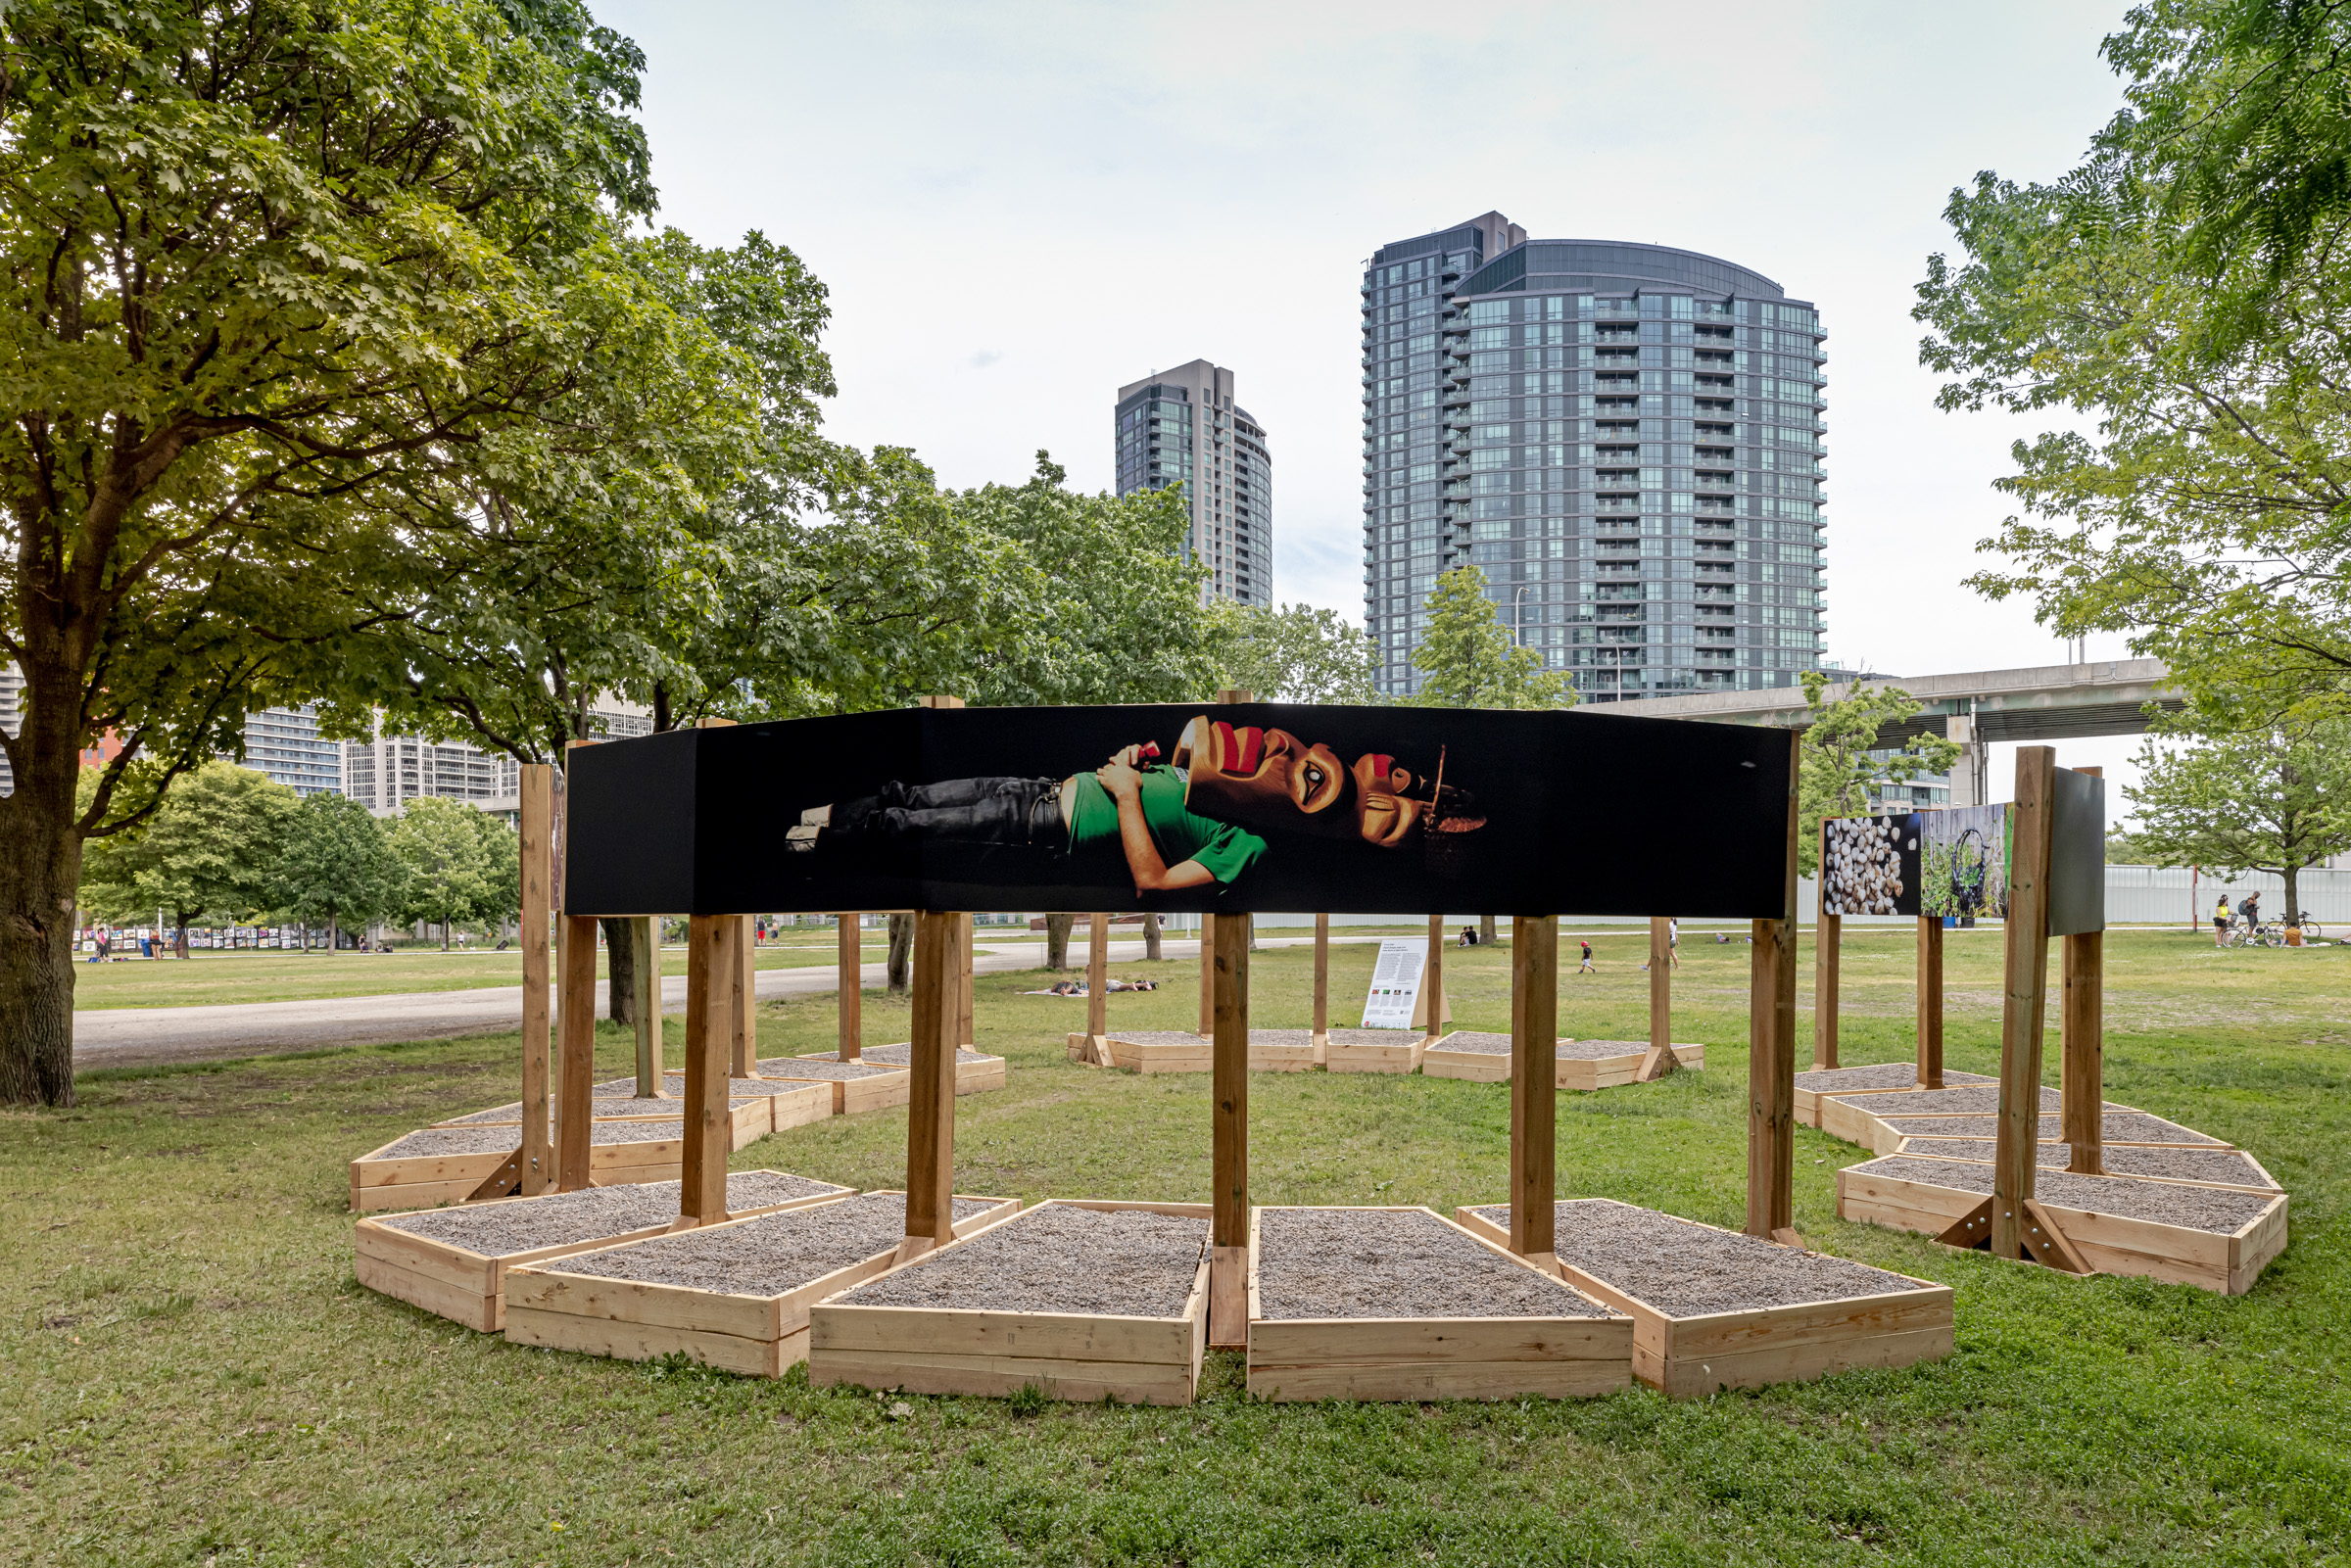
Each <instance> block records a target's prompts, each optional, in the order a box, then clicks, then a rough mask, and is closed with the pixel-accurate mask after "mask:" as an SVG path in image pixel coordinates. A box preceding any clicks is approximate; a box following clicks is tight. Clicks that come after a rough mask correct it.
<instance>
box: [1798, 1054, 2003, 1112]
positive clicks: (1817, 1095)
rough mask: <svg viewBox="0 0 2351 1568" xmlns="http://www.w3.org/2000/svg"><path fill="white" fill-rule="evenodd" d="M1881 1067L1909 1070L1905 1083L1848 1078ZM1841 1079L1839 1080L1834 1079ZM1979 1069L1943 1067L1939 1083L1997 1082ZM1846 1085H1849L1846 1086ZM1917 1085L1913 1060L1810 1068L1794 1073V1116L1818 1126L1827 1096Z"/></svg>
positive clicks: (1888, 1091) (1884, 1091) (1901, 1090)
mask: <svg viewBox="0 0 2351 1568" xmlns="http://www.w3.org/2000/svg"><path fill="white" fill-rule="evenodd" d="M1882 1068H1906V1069H1909V1072H1910V1081H1909V1082H1907V1083H1901V1084H1895V1085H1890V1086H1884V1087H1878V1088H1872V1087H1870V1086H1869V1085H1867V1084H1866V1083H1863V1084H1854V1083H1853V1082H1852V1080H1853V1079H1854V1078H1855V1077H1858V1076H1861V1075H1863V1074H1875V1073H1877V1072H1878V1071H1879V1069H1882ZM1839 1079H1844V1080H1845V1082H1843V1083H1840V1082H1839V1081H1838V1080H1839ZM1999 1081H2000V1080H1999V1079H1997V1078H1988V1077H1986V1076H1985V1075H1984V1074H1983V1073H1981V1072H1954V1071H1952V1070H1950V1069H1947V1068H1946V1069H1943V1087H1944V1088H1947V1089H1963V1088H1968V1087H1971V1086H1974V1085H1977V1084H1985V1083H1998V1082H1999ZM1848 1085H1849V1086H1848ZM1917 1087H1918V1064H1917V1063H1915V1062H1881V1063H1861V1064H1856V1065H1855V1066H1853V1067H1849V1068H1810V1069H1805V1070H1804V1071H1801V1072H1799V1073H1798V1074H1797V1075H1796V1119H1797V1120H1798V1121H1799V1122H1801V1123H1803V1124H1804V1125H1805V1126H1807V1127H1817V1126H1819V1125H1820V1102H1821V1101H1822V1100H1824V1099H1826V1098H1827V1097H1828V1096H1830V1095H1841V1096H1847V1097H1850V1096H1853V1095H1863V1094H1908V1093H1910V1092H1912V1091H1913V1090H1915V1089H1916V1088H1917Z"/></svg>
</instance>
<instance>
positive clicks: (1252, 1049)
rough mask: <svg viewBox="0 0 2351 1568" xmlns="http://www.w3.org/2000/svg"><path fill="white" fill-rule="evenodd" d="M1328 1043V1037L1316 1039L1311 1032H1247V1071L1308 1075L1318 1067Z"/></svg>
mask: <svg viewBox="0 0 2351 1568" xmlns="http://www.w3.org/2000/svg"><path fill="white" fill-rule="evenodd" d="M1328 1042H1329V1036H1328V1035H1324V1036H1323V1038H1322V1039H1320V1040H1318V1039H1316V1038H1315V1032H1314V1030H1312V1029H1251V1030H1250V1031H1249V1070H1250V1071H1252V1072H1312V1071H1313V1070H1314V1069H1317V1068H1319V1067H1320V1066H1322V1057H1323V1053H1324V1052H1325V1050H1326V1049H1327V1048H1328Z"/></svg>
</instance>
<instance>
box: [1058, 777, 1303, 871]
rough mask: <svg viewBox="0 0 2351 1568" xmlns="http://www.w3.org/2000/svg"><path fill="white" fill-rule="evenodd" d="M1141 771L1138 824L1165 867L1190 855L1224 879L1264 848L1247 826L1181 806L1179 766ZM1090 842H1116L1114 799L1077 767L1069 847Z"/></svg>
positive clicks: (1244, 868)
mask: <svg viewBox="0 0 2351 1568" xmlns="http://www.w3.org/2000/svg"><path fill="white" fill-rule="evenodd" d="M1142 772H1143V786H1142V789H1141V791H1140V794H1141V797H1142V806H1143V826H1144V827H1146V828H1148V829H1150V830H1151V841H1152V842H1153V843H1155V844H1157V845H1158V846H1159V858H1160V859H1162V860H1164V861H1166V862H1167V863H1168V865H1169V867H1170V868H1171V869H1173V868H1175V867H1176V866H1180V865H1182V864H1183V863H1184V862H1185V861H1187V860H1196V861H1198V862H1199V863H1200V864H1201V866H1202V867H1203V868H1205V869H1206V870H1207V872H1208V874H1209V875H1210V876H1211V877H1214V878H1215V879H1217V880H1218V881H1220V882H1229V881H1231V880H1232V879H1234V878H1235V877H1238V876H1239V875H1240V874H1241V873H1243V872H1245V871H1247V870H1248V869H1249V868H1250V867H1251V866H1254V865H1256V864H1257V861H1258V857H1259V856H1261V855H1263V854H1264V853H1265V852H1266V841H1265V840H1264V839H1263V838H1260V837H1258V836H1257V834H1255V833H1253V832H1249V831H1248V830H1246V829H1243V828H1235V827H1233V826H1232V825H1231V824H1230V823H1225V822H1219V821H1217V820H1216V819H1215V818H1213V817H1203V816H1201V815H1200V814H1199V813H1197V812H1193V811H1187V810H1186V809H1184V804H1183V793H1184V786H1185V784H1187V783H1188V782H1189V781H1188V778H1187V776H1186V775H1185V773H1184V772H1183V770H1182V769H1180V768H1167V767H1152V768H1145V769H1144V770H1143V771H1142ZM1096 845H1100V846H1103V847H1107V848H1110V849H1116V848H1118V846H1119V804H1118V802H1117V801H1115V800H1113V799H1111V798H1110V791H1109V790H1107V789H1105V788H1103V787H1102V781H1101V780H1099V779H1097V778H1095V777H1094V776H1093V775H1092V774H1090V773H1081V774H1080V775H1078V788H1077V790H1076V791H1075V794H1074V798H1073V799H1072V801H1071V803H1070V848H1071V849H1072V850H1073V851H1076V850H1080V849H1086V848H1090V847H1093V846H1096Z"/></svg>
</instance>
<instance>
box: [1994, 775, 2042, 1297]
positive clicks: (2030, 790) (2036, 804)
mask: <svg viewBox="0 0 2351 1568" xmlns="http://www.w3.org/2000/svg"><path fill="white" fill-rule="evenodd" d="M2056 782H2057V753H2056V751H2055V750H2054V749H2053V748H2052V747H2049V746H2019V747H2018V748H2017V752H2016V803H2015V805H2013V806H2011V807H2010V808H2009V810H2010V812H2011V813H2012V814H2013V815H2014V819H2015V820H2014V823H2013V826H2012V829H2011V832H2010V842H2011V844H2012V845H2013V846H2014V847H2013V850H2012V860H2011V864H2010V866H2009V868H2008V920H2007V929H2006V932H2005V936H2006V941H2005V952H2004V962H2003V966H2002V969H2003V978H2002V983H2001V994H2000V1117H1999V1122H1998V1125H1997V1128H1996V1136H1995V1138H1994V1140H1993V1144H1992V1158H1991V1251H1992V1255H1993V1256H1994V1257H1997V1258H2021V1257H2023V1256H2024V1255H2025V1230H2026V1227H2027V1225H2028V1224H2029V1223H2030V1222H2031V1216H2029V1215H2028V1214H2027V1213H2026V1212H2025V1205H2026V1204H2028V1203H2030V1202H2032V1200H2033V1193H2034V1174H2035V1161H2034V1156H2035V1154H2036V1153H2037V1148H2036V1145H2037V1143H2038V1141H2039V1137H2040V1045H2041V1014H2042V1010H2043V1009H2045V1008H2046V1007H2047V1005H2048V990H2049V823H2050V818H2051V816H2052V811H2051V808H2052V806H2053V805H2054V803H2055V802H2054V800H2053V799H2052V795H2053V793H2054V791H2055V786H2056Z"/></svg>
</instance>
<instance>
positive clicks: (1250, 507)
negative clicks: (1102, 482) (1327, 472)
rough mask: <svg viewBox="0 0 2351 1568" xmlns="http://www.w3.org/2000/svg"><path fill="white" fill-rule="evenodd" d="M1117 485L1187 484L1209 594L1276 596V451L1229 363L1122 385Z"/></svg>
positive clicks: (1193, 536) (1196, 554)
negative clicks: (1238, 389) (1237, 399)
mask: <svg viewBox="0 0 2351 1568" xmlns="http://www.w3.org/2000/svg"><path fill="white" fill-rule="evenodd" d="M1112 422H1113V427H1114V428H1113V439H1114V441H1115V442H1116V450H1117V462H1118V469H1117V471H1118V493H1119V494H1120V495H1122V496H1131V495H1133V494H1135V493H1136V492H1138V491H1148V490H1165V489H1167V488H1168V487H1169V486H1171V485H1181V486H1183V487H1184V489H1185V492H1186V497H1187V499H1188V500H1189V501H1190V504H1191V524H1192V526H1191V532H1190V535H1189V537H1188V539H1187V540H1186V547H1187V558H1189V559H1193V560H1198V561H1202V562H1204V563H1206V565H1207V566H1208V569H1209V577H1208V595H1209V596H1210V597H1211V598H1224V599H1232V600H1234V601H1235V602H1237V603H1241V604H1255V605H1265V606H1271V604H1272V602H1273V456H1272V453H1271V451H1269V450H1268V447H1267V442H1266V432H1265V429H1264V427H1263V426H1261V425H1259V424H1258V422H1257V421H1256V420H1254V419H1252V418H1250V417H1249V411H1248V410H1247V409H1246V408H1243V407H1241V406H1240V405H1239V404H1235V403H1234V402H1233V379H1232V372H1231V371H1229V370H1225V369H1222V368H1220V367H1219V366H1217V365H1213V364H1211V363H1209V362H1208V361H1207V360H1206V359H1194V360H1193V361H1192V362H1191V363H1189V364H1184V365H1177V366H1176V368H1175V369H1173V370H1169V371H1166V372H1164V373H1160V374H1155V375H1152V376H1150V377H1147V378H1146V379H1144V380H1141V381H1133V382H1129V383H1128V384H1127V385H1126V386H1124V387H1121V388H1120V389H1119V401H1118V407H1117V409H1116V411H1115V413H1114V415H1113V421H1112Z"/></svg>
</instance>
